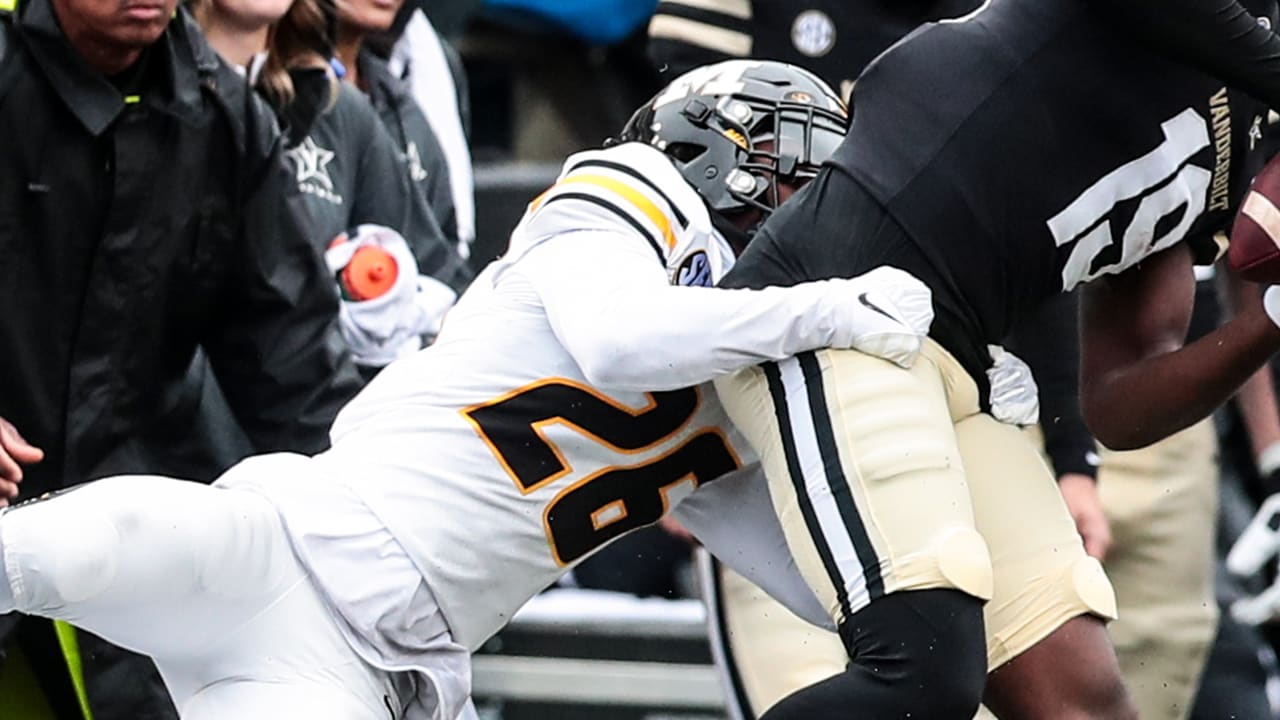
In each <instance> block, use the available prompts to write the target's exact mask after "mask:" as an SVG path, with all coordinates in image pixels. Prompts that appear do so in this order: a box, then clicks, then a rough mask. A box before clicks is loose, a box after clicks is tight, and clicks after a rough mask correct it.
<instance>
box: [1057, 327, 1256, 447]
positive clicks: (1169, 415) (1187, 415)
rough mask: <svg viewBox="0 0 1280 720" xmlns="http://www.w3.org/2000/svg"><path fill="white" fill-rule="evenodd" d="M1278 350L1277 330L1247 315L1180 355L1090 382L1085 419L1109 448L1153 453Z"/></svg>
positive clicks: (1143, 362) (1210, 409)
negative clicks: (1153, 446)
mask: <svg viewBox="0 0 1280 720" xmlns="http://www.w3.org/2000/svg"><path fill="white" fill-rule="evenodd" d="M1277 350H1280V330H1277V328H1276V326H1275V325H1274V324H1273V323H1272V322H1271V321H1270V320H1269V319H1268V318H1267V317H1266V315H1265V314H1263V313H1262V312H1261V311H1260V310H1258V311H1254V312H1246V313H1244V314H1241V315H1240V316H1238V317H1236V318H1235V319H1234V320H1232V321H1231V322H1230V323H1227V324H1226V325H1224V326H1222V327H1220V328H1218V329H1217V330H1216V331H1214V332H1212V333H1210V334H1209V335H1206V336H1205V337H1203V338H1201V339H1200V340H1197V341H1196V342H1194V343H1192V344H1190V345H1187V346H1185V347H1183V348H1181V349H1178V350H1176V351H1173V352H1168V353H1163V354H1159V355H1154V356H1151V357H1148V358H1145V359H1142V360H1139V361H1137V362H1135V363H1132V364H1129V365H1127V366H1125V367H1123V368H1119V369H1116V370H1113V371H1111V372H1108V373H1106V374H1105V375H1103V376H1102V377H1099V378H1093V379H1088V378H1086V380H1085V382H1084V383H1083V384H1082V398H1081V401H1082V404H1083V407H1084V413H1085V418H1086V420H1087V421H1088V423H1089V427H1090V429H1091V430H1093V432H1094V434H1095V436H1097V438H1098V440H1099V441H1100V442H1101V443H1102V444H1103V445H1106V446H1107V447H1109V448H1112V449H1116V450H1129V449H1134V448H1139V447H1144V446H1146V445H1150V444H1151V443H1153V442H1156V441H1157V440H1161V439H1163V438H1165V437H1168V436H1169V435H1172V434H1173V433H1175V432H1178V431H1179V430H1182V429H1184V428H1187V427H1190V426H1191V425H1193V424H1194V423H1196V422H1198V421H1200V420H1201V419H1203V418H1205V417H1207V416H1208V415H1209V414H1210V413H1212V412H1213V411H1214V410H1215V409H1216V408H1217V407H1218V406H1219V405H1221V404H1222V403H1223V402H1225V401H1226V400H1227V399H1228V398H1230V397H1231V396H1232V394H1234V393H1235V392H1236V390H1237V389H1238V388H1239V387H1240V386H1241V384H1243V383H1244V382H1245V381H1246V380H1248V379H1249V377H1250V376H1251V375H1253V373H1254V372H1256V371H1257V369H1258V368H1259V367H1261V366H1262V364H1263V363H1265V362H1266V361H1267V359H1268V358H1270V357H1271V355H1272V354H1274V353H1275V352H1276V351H1277Z"/></svg>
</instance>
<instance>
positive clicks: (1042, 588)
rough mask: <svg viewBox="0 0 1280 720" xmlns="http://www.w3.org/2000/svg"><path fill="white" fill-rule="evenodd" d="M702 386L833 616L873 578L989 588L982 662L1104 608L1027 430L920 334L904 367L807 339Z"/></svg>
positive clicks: (881, 585) (866, 597)
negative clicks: (744, 441)
mask: <svg viewBox="0 0 1280 720" xmlns="http://www.w3.org/2000/svg"><path fill="white" fill-rule="evenodd" d="M716 387H717V391H718V393H719V395H720V398H721V400H722V402H723V403H724V405H725V407H726V408H727V410H728V411H729V414H730V417H731V418H732V419H733V421H734V422H735V424H736V425H737V426H738V428H739V429H740V430H741V431H742V432H743V433H744V434H745V435H746V436H747V437H748V439H749V440H750V441H751V442H752V444H753V445H754V446H755V448H756V450H757V452H758V453H759V454H760V457H761V460H762V462H763V463H764V467H765V471H766V474H767V475H768V477H769V489H770V493H771V495H772V497H773V501H774V506H775V510H776V511H777V513H778V516H779V518H780V520H781V523H782V527H783V529H784V531H785V533H786V535H787V542H788V545H789V547H790V549H791V552H792V554H793V555H795V557H796V561H797V565H798V567H799V568H800V571H801V573H802V574H803V575H804V578H805V580H806V582H807V583H808V584H809V586H810V587H811V588H812V590H813V591H814V593H815V594H816V595H817V597H818V599H819V600H820V601H821V602H822V603H823V604H824V605H825V606H826V607H827V610H828V612H829V613H830V614H831V616H832V618H833V619H834V620H835V621H836V623H837V624H840V623H843V622H844V620H845V619H847V618H848V617H849V616H851V615H852V614H853V613H855V612H857V611H858V610H859V609H861V608H863V607H865V606H866V605H867V604H868V603H870V602H874V601H875V599H876V598H878V597H881V596H883V595H885V594H888V593H892V592H900V591H904V590H923V589H929V588H953V589H958V590H961V591H964V592H966V593H969V594H971V595H974V596H976V597H980V598H989V599H990V601H989V602H988V603H987V606H986V625H987V637H988V662H989V665H990V667H992V668H994V667H998V666H999V665H1001V664H1002V663H1004V662H1006V661H1007V660H1009V659H1010V658H1012V657H1014V656H1015V655H1017V654H1019V653H1021V652H1022V651H1024V650H1026V649H1027V648H1029V647H1031V646H1032V645H1034V644H1035V643H1036V642H1038V641H1039V640H1040V639H1042V638H1044V637H1045V636H1047V635H1048V634H1049V633H1051V632H1053V630H1055V629H1056V628H1058V627H1059V626H1060V625H1062V624H1063V623H1064V622H1066V621H1067V620H1069V619H1070V618H1072V617H1075V616H1077V615H1081V614H1086V613H1091V614H1094V615H1097V616H1100V617H1103V618H1112V617H1114V616H1115V599H1114V595H1113V593H1112V590H1111V586H1110V584H1109V583H1108V582H1107V580H1106V577H1105V575H1104V574H1103V572H1102V569H1101V567H1100V566H1099V565H1098V563H1097V562H1096V561H1094V560H1092V559H1091V558H1089V557H1088V556H1086V555H1085V553H1084V547H1083V545H1082V543H1081V541H1080V538H1079V536H1078V535H1077V533H1076V530H1075V525H1074V523H1073V522H1072V520H1071V517H1070V516H1069V514H1068V513H1067V511H1066V507H1065V505H1064V504H1063V501H1062V498H1061V496H1060V495H1059V493H1058V489H1057V485H1056V483H1055V482H1054V478H1053V476H1052V474H1051V473H1050V471H1049V469H1048V467H1047V466H1046V465H1045V463H1044V461H1043V459H1042V458H1041V456H1040V453H1039V452H1038V450H1037V448H1036V447H1035V445H1034V443H1033V442H1032V441H1031V440H1030V439H1029V438H1028V437H1027V436H1026V435H1025V434H1024V433H1023V432H1021V431H1020V430H1018V429H1017V428H1014V427H1011V426H1008V425H1003V424H1001V423H999V422H997V421H996V420H994V419H993V418H991V417H990V416H989V415H986V414H984V413H982V412H980V409H979V404H978V393H977V386H976V385H975V383H974V382H973V380H972V379H971V378H970V377H969V376H968V375H967V373H966V372H965V371H964V369H963V368H962V367H961V366H960V365H959V364H958V363H957V362H956V361H955V359H954V358H952V357H951V356H950V355H949V354H948V353H947V352H946V351H944V350H943V349H942V348H940V347H939V346H937V345H936V344H934V343H933V342H931V341H930V342H928V343H926V347H925V350H924V352H923V353H922V354H921V356H920V358H919V359H918V360H917V361H916V363H915V365H914V366H913V367H912V368H911V369H910V370H904V369H902V368H899V367H897V366H896V365H893V364H891V363H888V362H885V361H883V360H880V359H878V358H874V357H871V356H868V355H864V354H862V353H859V352H856V351H851V350H822V351H818V352H812V353H803V354H801V355H799V356H797V357H795V358H790V359H788V360H784V361H782V362H778V363H767V364H765V365H762V366H759V367H754V368H750V369H747V370H744V371H741V372H739V373H736V374H734V375H731V376H729V377H726V378H723V379H721V380H719V381H717V384H716Z"/></svg>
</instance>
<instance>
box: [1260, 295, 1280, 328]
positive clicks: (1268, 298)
mask: <svg viewBox="0 0 1280 720" xmlns="http://www.w3.org/2000/svg"><path fill="white" fill-rule="evenodd" d="M1262 309H1263V310H1265V311H1266V313H1267V317H1268V318H1270V319H1271V322H1272V323H1275V325H1276V327H1280V285H1272V286H1270V287H1268V288H1267V289H1266V290H1265V291H1263V293H1262Z"/></svg>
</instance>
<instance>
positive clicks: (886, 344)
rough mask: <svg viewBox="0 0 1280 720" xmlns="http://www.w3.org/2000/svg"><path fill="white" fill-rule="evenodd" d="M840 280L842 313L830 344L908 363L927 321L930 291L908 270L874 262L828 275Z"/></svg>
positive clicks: (917, 349) (929, 321)
mask: <svg viewBox="0 0 1280 720" xmlns="http://www.w3.org/2000/svg"><path fill="white" fill-rule="evenodd" d="M829 282H833V283H837V284H841V285H843V286H844V287H842V288H841V295H842V303H843V304H845V305H846V306H847V307H848V308H849V309H850V312H848V313H845V314H844V315H843V316H842V317H841V318H840V320H841V322H846V323H847V324H846V325H844V326H843V327H837V328H836V331H835V333H834V342H833V343H832V347H836V348H841V349H845V348H852V349H854V350H858V351H861V352H864V353H866V354H868V355H875V356H876V357H880V358H884V359H885V360H888V361H889V362H892V363H895V364H897V365H901V366H902V367H904V368H907V367H911V364H912V363H913V362H915V359H916V356H917V355H919V354H920V347H921V345H922V343H923V342H924V338H925V337H926V336H927V335H928V334H929V325H930V324H932V323H933V294H932V293H930V292H929V288H928V287H926V286H925V284H924V283H922V282H920V281H919V280H917V279H916V278H915V277H914V276H913V275H911V273H908V272H906V271H905V270H899V269H898V268H892V267H878V268H876V269H875V270H872V271H870V272H868V273H864V274H862V275H859V276H858V277H855V278H849V279H838V280H831V281H829Z"/></svg>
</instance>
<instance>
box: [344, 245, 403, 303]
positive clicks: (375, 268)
mask: <svg viewBox="0 0 1280 720" xmlns="http://www.w3.org/2000/svg"><path fill="white" fill-rule="evenodd" d="M399 273H400V268H399V267H398V266H397V265H396V259H395V258H394V257H392V256H391V253H389V252H387V251H386V250H383V249H382V248H380V247H374V246H372V245H365V246H364V247H362V248H360V249H359V250H356V251H355V253H354V254H353V255H352V256H351V261H350V262H348V263H347V265H346V267H344V268H342V269H341V270H339V271H338V287H339V288H340V289H341V291H342V299H344V300H355V301H357V302H358V301H361V300H372V299H374V298H376V297H379V296H381V295H385V294H386V293H387V292H388V291H390V290H391V288H392V287H394V286H395V284H396V277H397V276H398V275H399Z"/></svg>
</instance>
